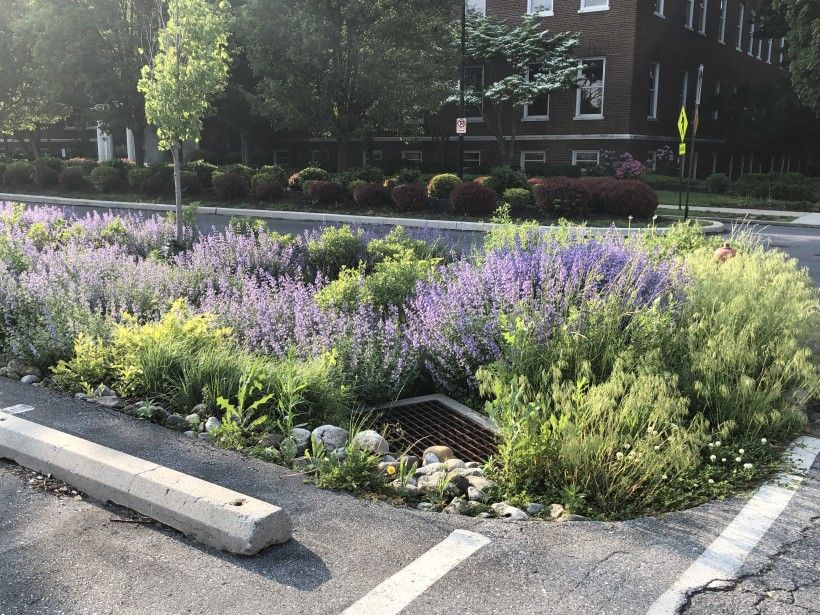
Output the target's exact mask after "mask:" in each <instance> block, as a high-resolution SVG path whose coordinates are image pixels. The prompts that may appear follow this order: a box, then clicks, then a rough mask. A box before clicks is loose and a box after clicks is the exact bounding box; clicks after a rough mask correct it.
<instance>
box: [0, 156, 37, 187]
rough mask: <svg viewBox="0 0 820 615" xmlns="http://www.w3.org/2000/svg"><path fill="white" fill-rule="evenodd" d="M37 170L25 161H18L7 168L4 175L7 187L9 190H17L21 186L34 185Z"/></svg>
mask: <svg viewBox="0 0 820 615" xmlns="http://www.w3.org/2000/svg"><path fill="white" fill-rule="evenodd" d="M35 172H36V169H35V168H34V165H33V164H31V163H30V162H27V161H25V160H18V161H17V162H12V163H11V164H10V165H9V166H8V167H6V172H5V174H4V177H5V181H6V185H7V186H8V187H9V188H17V187H19V186H27V185H29V184H31V183H34V174H35Z"/></svg>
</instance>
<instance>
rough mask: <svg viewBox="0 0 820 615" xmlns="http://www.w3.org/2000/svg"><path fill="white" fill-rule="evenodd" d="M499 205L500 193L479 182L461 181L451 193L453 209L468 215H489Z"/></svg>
mask: <svg viewBox="0 0 820 615" xmlns="http://www.w3.org/2000/svg"><path fill="white" fill-rule="evenodd" d="M497 206H498V194H497V193H496V191H495V190H493V189H492V188H489V187H487V186H483V185H481V184H480V183H478V182H461V183H460V184H458V185H457V186H456V187H455V188H453V191H452V192H451V193H450V207H452V208H453V211H456V212H458V213H462V214H467V215H468V216H489V215H490V214H491V213H493V212H494V211H495V210H496V207H497Z"/></svg>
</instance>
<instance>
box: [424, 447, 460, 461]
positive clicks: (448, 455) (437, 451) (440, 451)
mask: <svg viewBox="0 0 820 615" xmlns="http://www.w3.org/2000/svg"><path fill="white" fill-rule="evenodd" d="M424 454H425V455H428V454H432V455H435V456H436V457H438V458H439V461H447V460H448V459H455V455H454V454H453V449H451V448H450V447H449V446H441V445H437V446H428V447H427V448H426V449H424Z"/></svg>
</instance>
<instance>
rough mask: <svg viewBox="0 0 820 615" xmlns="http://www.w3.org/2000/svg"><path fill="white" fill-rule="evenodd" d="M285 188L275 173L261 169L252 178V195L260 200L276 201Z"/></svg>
mask: <svg viewBox="0 0 820 615" xmlns="http://www.w3.org/2000/svg"><path fill="white" fill-rule="evenodd" d="M283 190H284V186H283V184H282V183H281V182H280V181H279V180H278V178H277V177H276V176H275V175H274V174H273V173H269V172H267V171H261V172H259V173H257V174H256V175H254V176H253V177H252V178H251V195H252V196H253V198H255V199H259V200H260V201H275V200H276V199H278V198H279V197H280V196H282V192H283Z"/></svg>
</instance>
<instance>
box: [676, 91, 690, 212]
mask: <svg viewBox="0 0 820 615" xmlns="http://www.w3.org/2000/svg"><path fill="white" fill-rule="evenodd" d="M685 103H686V101H684V104H683V105H681V108H680V115H679V116H678V134H679V135H680V144H679V145H678V166H679V167H680V169H679V173H678V175H679V178H680V179H679V181H678V211H680V208H681V206H682V205H683V169H684V168H685V166H686V129H687V128H688V127H689V118H687V117H686V104H685Z"/></svg>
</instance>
